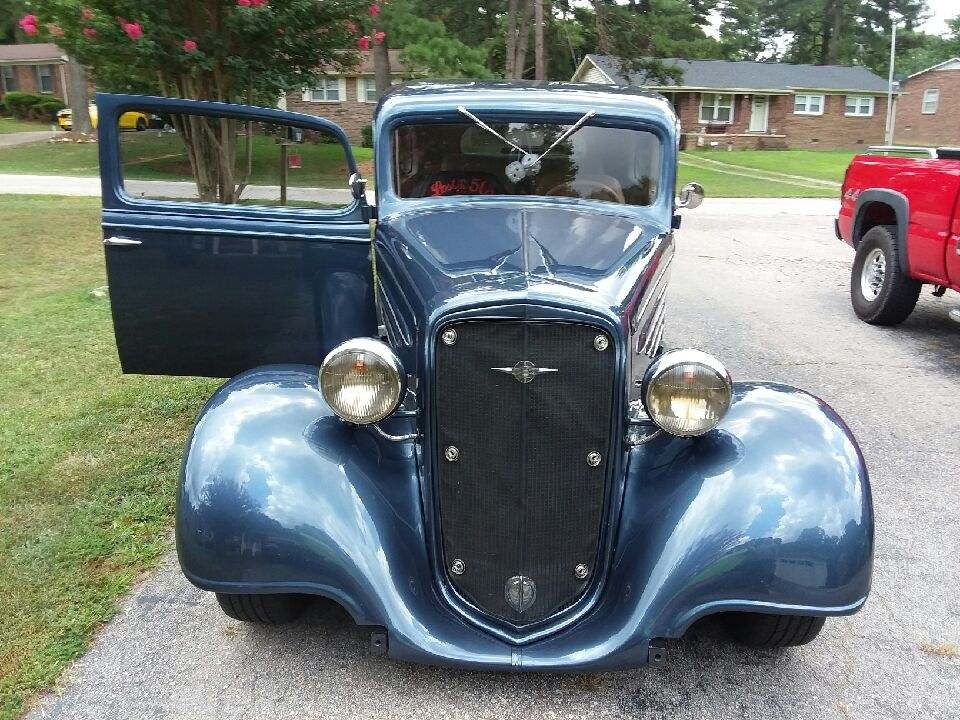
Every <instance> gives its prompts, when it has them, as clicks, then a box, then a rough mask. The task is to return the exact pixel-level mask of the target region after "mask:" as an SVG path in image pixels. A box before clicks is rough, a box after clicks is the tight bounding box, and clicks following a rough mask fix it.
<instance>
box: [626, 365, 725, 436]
mask: <svg viewBox="0 0 960 720" xmlns="http://www.w3.org/2000/svg"><path fill="white" fill-rule="evenodd" d="M679 365H700V366H702V367H704V368H707V369H708V370H710V371H711V372H713V373H714V374H715V375H716V377H717V379H719V380H720V381H721V382H722V383H723V387H724V390H725V393H726V398H725V401H724V403H723V405H722V408H721V409H720V410H719V412H717V414H716V420H715V422H713V423H712V424H710V425H709V426H707V425H704V426H703V427H702V428H697V429H692V430H688V431H678V430H677V429H675V428H670V427H667V426H665V425H664V423H663V422H661V420H660V419H658V417H657V415H656V414H655V413H654V412H653V411H652V410H651V403H650V400H649V393H650V389H651V387H652V386H653V384H654V383H655V382H656V381H657V380H658V379H661V378H662V377H663V376H664V375H665V374H666V373H667V372H668V371H670V370H672V369H674V368H676V367H677V366H679ZM640 399H641V401H642V403H643V408H644V410H645V411H646V413H647V417H649V418H650V420H651V421H653V423H654V424H656V426H657V427H659V428H660V429H661V430H663V431H664V432H666V433H668V434H670V435H673V436H675V437H685V438H694V437H700V436H702V435H706V434H707V433H708V432H710V431H711V430H713V429H714V428H716V427H717V425H719V424H720V423H721V422H722V421H723V418H724V417H726V415H727V413H728V412H729V411H730V407H731V405H732V403H733V378H732V377H731V375H730V372H729V370H727V368H726V366H725V365H724V364H723V363H722V362H720V361H719V360H718V359H717V358H715V357H714V356H713V355H710V354H709V353H705V352H703V351H702V350H695V349H693V348H686V349H682V350H671V351H669V352H666V353H663V354H662V355H660V356H659V357H658V358H657V359H656V360H654V361H653V362H652V363H651V364H650V367H648V368H647V371H646V373H645V374H644V377H643V382H642V383H641V386H640Z"/></svg>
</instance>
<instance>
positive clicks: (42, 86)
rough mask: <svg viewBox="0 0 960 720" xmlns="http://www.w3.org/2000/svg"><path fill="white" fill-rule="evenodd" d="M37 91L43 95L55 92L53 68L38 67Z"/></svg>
mask: <svg viewBox="0 0 960 720" xmlns="http://www.w3.org/2000/svg"><path fill="white" fill-rule="evenodd" d="M37 89H38V90H39V91H40V92H42V93H52V92H53V67H51V66H50V65H37Z"/></svg>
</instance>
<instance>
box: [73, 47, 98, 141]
mask: <svg viewBox="0 0 960 720" xmlns="http://www.w3.org/2000/svg"><path fill="white" fill-rule="evenodd" d="M67 103H68V104H69V106H70V112H71V118H70V122H71V124H72V125H73V132H75V133H83V134H88V133H91V132H93V123H91V122H90V96H89V94H88V92H87V73H86V71H85V70H84V69H83V65H81V64H80V63H78V62H77V61H76V60H74V59H73V58H70V59H69V60H68V61H67Z"/></svg>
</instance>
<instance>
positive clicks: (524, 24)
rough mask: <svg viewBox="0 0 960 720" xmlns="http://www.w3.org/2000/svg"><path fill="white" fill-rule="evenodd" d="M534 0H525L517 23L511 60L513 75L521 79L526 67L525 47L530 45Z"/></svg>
mask: <svg viewBox="0 0 960 720" xmlns="http://www.w3.org/2000/svg"><path fill="white" fill-rule="evenodd" d="M534 2H536V0H526V2H525V3H524V7H523V17H522V18H521V20H520V22H519V23H518V25H517V52H516V59H515V60H514V61H513V77H514V78H515V79H517V80H521V79H523V75H524V73H525V72H526V69H527V47H529V45H530V22H531V20H533V5H534Z"/></svg>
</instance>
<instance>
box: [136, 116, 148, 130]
mask: <svg viewBox="0 0 960 720" xmlns="http://www.w3.org/2000/svg"><path fill="white" fill-rule="evenodd" d="M148 127H150V126H149V125H148V124H147V121H146V120H145V119H144V118H137V132H143V131H144V130H146V129H147V128H148Z"/></svg>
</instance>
